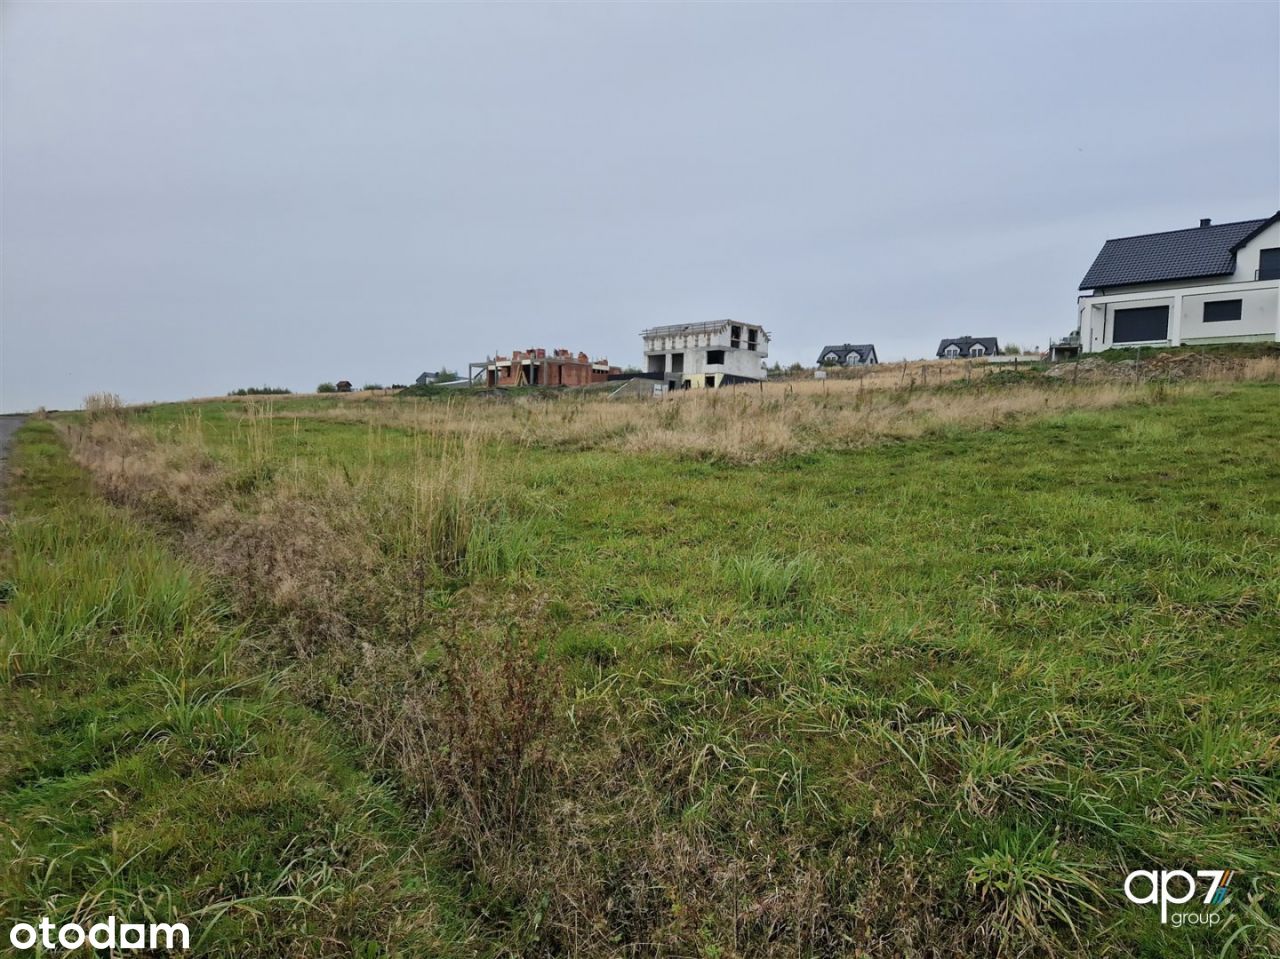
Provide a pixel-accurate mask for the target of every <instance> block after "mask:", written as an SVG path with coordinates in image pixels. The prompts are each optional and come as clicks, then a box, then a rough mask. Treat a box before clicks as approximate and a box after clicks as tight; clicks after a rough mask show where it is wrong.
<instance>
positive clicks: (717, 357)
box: [640, 320, 769, 390]
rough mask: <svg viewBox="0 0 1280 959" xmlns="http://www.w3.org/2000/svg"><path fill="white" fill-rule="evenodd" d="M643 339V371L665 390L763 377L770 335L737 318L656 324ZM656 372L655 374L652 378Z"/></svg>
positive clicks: (725, 383)
mask: <svg viewBox="0 0 1280 959" xmlns="http://www.w3.org/2000/svg"><path fill="white" fill-rule="evenodd" d="M640 335H641V336H642V337H644V356H645V373H646V375H647V376H648V377H650V378H653V379H657V378H658V375H661V378H662V380H663V381H665V383H666V385H667V389H670V390H678V389H702V388H705V387H715V386H725V385H727V384H730V383H744V382H750V381H754V380H762V379H764V378H765V370H764V358H765V357H766V356H768V355H769V334H768V333H767V332H766V331H765V328H764V327H763V326H755V325H753V324H751V323H739V322H737V321H736V320H715V321H713V322H710V323H677V324H673V325H671V326H655V327H651V328H650V329H647V330H645V331H644V332H643V333H641V334H640ZM655 374H657V375H655Z"/></svg>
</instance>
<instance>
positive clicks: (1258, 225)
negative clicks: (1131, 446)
mask: <svg viewBox="0 0 1280 959" xmlns="http://www.w3.org/2000/svg"><path fill="white" fill-rule="evenodd" d="M1080 289H1081V290H1088V291H1090V292H1088V293H1085V294H1083V295H1082V296H1080V298H1079V310H1080V327H1079V330H1080V344H1081V347H1082V348H1083V350H1084V352H1086V353H1097V352H1099V351H1100V350H1107V349H1110V348H1112V347H1117V346H1180V345H1182V344H1184V343H1191V344H1194V343H1244V342H1250V341H1275V340H1280V213H1276V214H1275V215H1274V216H1271V217H1268V218H1267V219H1263V220H1243V221H1241V222H1239V223H1219V224H1217V225H1214V224H1213V223H1211V222H1210V221H1209V220H1201V221H1200V225H1199V226H1198V227H1192V228H1191V229H1187V230H1172V231H1170V232H1168V233H1147V234H1144V235H1142V236H1127V237H1122V238H1120V239H1117V240H1108V241H1107V242H1106V243H1105V244H1104V245H1103V247H1102V251H1101V252H1100V253H1099V254H1098V257H1097V259H1095V260H1094V261H1093V266H1091V267H1090V268H1089V272H1088V273H1086V274H1085V277H1084V279H1083V280H1082V281H1081V282H1080Z"/></svg>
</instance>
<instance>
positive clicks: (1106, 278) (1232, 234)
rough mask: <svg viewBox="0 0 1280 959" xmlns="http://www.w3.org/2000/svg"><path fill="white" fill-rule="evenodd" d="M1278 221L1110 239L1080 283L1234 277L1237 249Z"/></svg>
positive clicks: (1087, 286)
mask: <svg viewBox="0 0 1280 959" xmlns="http://www.w3.org/2000/svg"><path fill="white" fill-rule="evenodd" d="M1277 217H1280V214H1276V216H1273V217H1271V218H1269V219H1265V220H1241V221H1240V222H1239V223H1219V224H1217V225H1216V226H1196V227H1191V228H1190V229H1187V230H1171V231H1169V232H1167V233H1146V234H1144V235H1142V236H1125V237H1120V238H1119V239H1115V240H1108V241H1107V242H1106V243H1105V244H1103V246H1102V250H1101V252H1099V253H1098V256H1097V258H1096V259H1095V260H1094V261H1093V266H1091V267H1089V272H1088V273H1086V274H1085V277H1084V279H1083V280H1081V281H1080V289H1082V290H1097V289H1101V288H1103V287H1109V286H1128V285H1129V284H1131V283H1158V282H1160V281H1161V280H1186V279H1194V278H1195V277H1199V276H1222V275H1223V274H1226V273H1231V272H1232V271H1234V270H1235V268H1236V252H1235V251H1236V250H1237V249H1238V248H1239V247H1240V246H1241V245H1243V244H1244V243H1245V242H1247V241H1248V240H1249V239H1251V238H1252V237H1253V236H1254V235H1255V234H1256V233H1257V232H1258V231H1259V230H1261V229H1262V228H1263V227H1265V226H1267V225H1268V224H1269V223H1271V222H1273V221H1274V220H1275V219H1276V218H1277Z"/></svg>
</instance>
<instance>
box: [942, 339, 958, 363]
mask: <svg viewBox="0 0 1280 959" xmlns="http://www.w3.org/2000/svg"><path fill="white" fill-rule="evenodd" d="M942 352H943V353H944V354H945V355H946V357H947V359H949V360H954V359H955V358H956V357H957V356H959V355H960V347H958V346H956V345H955V344H954V343H952V344H951V345H950V346H948V347H947V348H946V349H945V350H943V351H942Z"/></svg>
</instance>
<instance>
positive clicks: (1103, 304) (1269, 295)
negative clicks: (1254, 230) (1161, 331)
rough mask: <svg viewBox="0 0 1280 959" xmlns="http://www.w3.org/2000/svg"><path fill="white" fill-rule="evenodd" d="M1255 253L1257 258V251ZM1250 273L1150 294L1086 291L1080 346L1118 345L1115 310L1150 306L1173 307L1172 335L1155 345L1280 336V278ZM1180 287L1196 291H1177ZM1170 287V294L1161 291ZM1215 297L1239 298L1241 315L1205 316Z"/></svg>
mask: <svg viewBox="0 0 1280 959" xmlns="http://www.w3.org/2000/svg"><path fill="white" fill-rule="evenodd" d="M1254 259H1255V262H1256V254H1255V258H1254ZM1254 269H1256V267H1255V268H1254ZM1249 276H1250V280H1249V282H1248V283H1247V284H1246V283H1235V284H1224V283H1213V284H1207V283H1206V284H1201V285H1200V286H1198V287H1171V288H1170V287H1167V288H1165V289H1164V290H1160V291H1152V292H1151V293H1150V295H1146V294H1133V293H1126V294H1119V293H1117V294H1108V295H1106V296H1095V297H1085V298H1083V299H1082V300H1081V301H1080V307H1079V315H1080V342H1081V346H1082V348H1083V350H1084V352H1086V353H1097V352H1099V351H1101V350H1107V349H1110V348H1111V347H1112V346H1114V345H1116V344H1114V343H1113V341H1112V336H1113V334H1114V331H1115V314H1116V310H1125V309H1131V308H1141V307H1148V306H1167V307H1169V339H1167V340H1160V341H1155V342H1154V343H1153V345H1167V344H1180V343H1231V342H1249V341H1255V340H1280V281H1274V280H1273V281H1271V282H1269V283H1259V282H1255V281H1253V279H1252V276H1253V274H1252V273H1250V274H1249ZM1181 290H1188V291H1193V292H1186V293H1179V292H1177V291H1181ZM1166 293H1167V294H1168V295H1162V294H1166ZM1179 300H1181V306H1180V308H1179V306H1178V301H1179ZM1214 300H1240V301H1241V304H1240V319H1239V320H1228V321H1225V322H1211V323H1206V322H1204V305H1205V303H1207V302H1211V301H1214ZM1175 311H1176V315H1175ZM1119 345H1120V346H1135V345H1141V344H1133V343H1121V344H1119Z"/></svg>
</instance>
